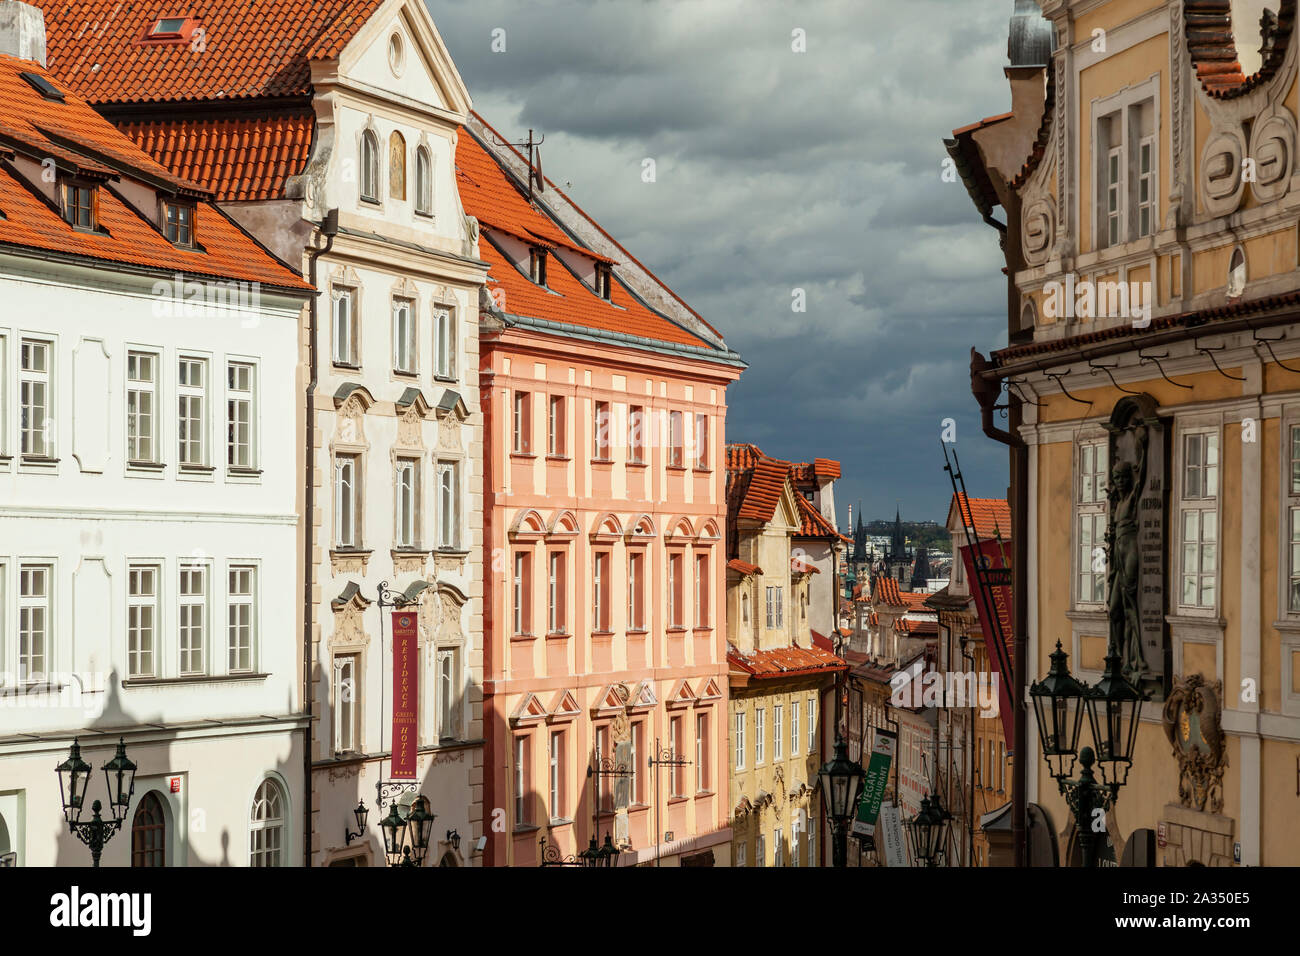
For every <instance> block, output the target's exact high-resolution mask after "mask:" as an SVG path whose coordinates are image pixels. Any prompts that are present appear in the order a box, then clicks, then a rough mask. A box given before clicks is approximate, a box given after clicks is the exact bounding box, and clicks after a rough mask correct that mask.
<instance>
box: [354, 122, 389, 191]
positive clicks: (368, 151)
mask: <svg viewBox="0 0 1300 956" xmlns="http://www.w3.org/2000/svg"><path fill="white" fill-rule="evenodd" d="M360 152H361V170H360V174H361V176H360V179H361V181H360V182H359V183H358V186H359V187H360V191H361V198H362V200H364V201H366V202H370V203H375V204H376V205H378V204H379V197H380V195H381V194H382V192H383V190H382V189H381V184H380V181H379V176H380V173H379V170H380V166H381V165H382V164H381V163H380V162H379V136H378V134H377V133H376V132H375V131H374V130H372V129H365V130H362V131H361V150H360Z"/></svg>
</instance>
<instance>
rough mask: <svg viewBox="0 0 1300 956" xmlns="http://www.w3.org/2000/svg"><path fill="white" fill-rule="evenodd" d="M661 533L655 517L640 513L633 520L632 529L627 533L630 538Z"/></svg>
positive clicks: (647, 536) (646, 536)
mask: <svg viewBox="0 0 1300 956" xmlns="http://www.w3.org/2000/svg"><path fill="white" fill-rule="evenodd" d="M658 534H659V529H658V528H656V527H655V523H654V519H653V518H651V517H650V516H649V515H646V514H643V515H638V516H637V517H636V519H635V520H633V521H632V525H631V528H630V530H629V531H628V533H627V536H628V537H629V538H634V539H635V538H653V537H655V536H656V535H658Z"/></svg>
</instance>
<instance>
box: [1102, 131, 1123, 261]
mask: <svg viewBox="0 0 1300 956" xmlns="http://www.w3.org/2000/svg"><path fill="white" fill-rule="evenodd" d="M1105 187H1106V220H1105V224H1106V232H1105V235H1106V245H1108V246H1114V245H1118V244H1119V243H1120V241H1121V239H1120V237H1121V236H1123V235H1124V231H1123V223H1124V150H1123V149H1122V148H1121V147H1119V146H1116V147H1114V148H1112V149H1109V150H1107V151H1106V180H1105Z"/></svg>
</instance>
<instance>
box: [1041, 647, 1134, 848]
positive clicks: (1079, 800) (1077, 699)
mask: <svg viewBox="0 0 1300 956" xmlns="http://www.w3.org/2000/svg"><path fill="white" fill-rule="evenodd" d="M1066 659H1067V655H1066V653H1065V652H1064V651H1063V650H1061V642H1060V641H1057V642H1056V651H1055V653H1053V654H1052V666H1051V670H1050V671H1049V672H1048V675H1047V677H1046V678H1045V679H1043V680H1041V681H1035V682H1034V684H1033V686H1032V687H1030V688H1029V697H1030V699H1031V700H1032V701H1033V702H1034V712H1035V714H1036V715H1037V717H1038V735H1039V740H1040V743H1041V744H1042V747H1043V759H1044V760H1046V761H1047V766H1048V769H1049V770H1050V771H1051V774H1052V777H1053V778H1055V780H1056V784H1057V786H1058V787H1059V788H1060V791H1061V794H1062V796H1064V797H1065V801H1066V804H1067V805H1068V806H1069V808H1070V810H1071V812H1073V814H1074V826H1075V831H1076V833H1077V835H1078V839H1079V848H1080V852H1081V855H1082V858H1083V859H1082V862H1083V865H1084V866H1085V867H1093V866H1096V865H1097V859H1098V853H1097V850H1098V847H1099V845H1100V842H1099V837H1100V834H1104V833H1105V832H1106V831H1105V829H1104V828H1103V829H1102V830H1100V831H1098V830H1096V829H1095V827H1094V817H1095V815H1096V811H1098V810H1101V811H1102V813H1103V814H1104V813H1105V812H1106V811H1108V810H1110V808H1111V807H1113V806H1114V805H1115V802H1116V801H1117V800H1118V799H1119V789H1120V787H1122V786H1124V784H1125V783H1127V782H1128V772H1129V769H1130V768H1131V767H1132V765H1133V748H1134V746H1135V745H1136V743H1137V729H1138V726H1139V719H1140V717H1141V715H1142V703H1143V701H1145V700H1146V697H1145V696H1144V695H1143V694H1142V692H1141V691H1139V690H1138V689H1137V688H1136V687H1134V686H1133V685H1132V684H1131V683H1129V681H1128V680H1127V679H1126V678H1125V677H1124V675H1123V672H1122V671H1121V669H1120V659H1119V655H1118V654H1108V655H1107V656H1106V670H1105V672H1104V673H1103V674H1102V678H1101V680H1100V681H1098V682H1097V684H1096V686H1094V687H1088V686H1087V685H1086V684H1083V683H1080V682H1079V681H1077V680H1075V679H1074V677H1073V676H1071V674H1070V669H1069V667H1068V666H1067V664H1066ZM1071 708H1073V713H1071V712H1070V711H1071ZM1084 710H1087V713H1088V725H1089V729H1090V730H1091V731H1092V739H1093V743H1094V744H1096V746H1097V750H1098V751H1100V754H1098V753H1096V752H1094V751H1093V749H1092V747H1084V748H1083V749H1082V750H1079V749H1078V746H1079V729H1080V725H1081V724H1082V721H1083V712H1084ZM1076 756H1077V759H1078V762H1079V763H1080V764H1081V769H1080V771H1079V777H1078V779H1075V780H1071V779H1069V776H1070V773H1071V771H1073V770H1074V764H1075V759H1076ZM1094 763H1098V764H1100V765H1101V780H1098V779H1097V777H1096V774H1095V773H1094V772H1093V769H1092V768H1093V764H1094ZM1103 819H1104V816H1103Z"/></svg>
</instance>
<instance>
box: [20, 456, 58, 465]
mask: <svg viewBox="0 0 1300 956" xmlns="http://www.w3.org/2000/svg"><path fill="white" fill-rule="evenodd" d="M18 460H19V461H20V462H21V463H22V464H24V465H33V466H35V467H38V468H52V467H54V466H55V465H57V464H58V463H59V461H60V459H58V458H50V457H49V456H48V455H22V456H21V457H20V458H19V459H18Z"/></svg>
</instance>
